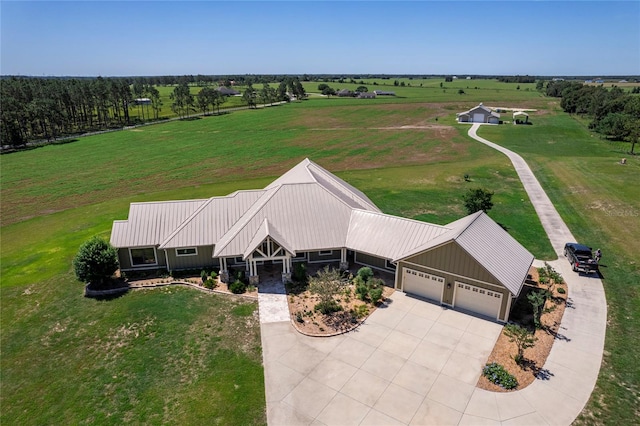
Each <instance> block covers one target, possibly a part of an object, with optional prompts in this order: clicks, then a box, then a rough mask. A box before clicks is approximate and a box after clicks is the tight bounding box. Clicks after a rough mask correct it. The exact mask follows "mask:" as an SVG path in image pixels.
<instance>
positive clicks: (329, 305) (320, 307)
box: [313, 300, 342, 315]
mask: <svg viewBox="0 0 640 426" xmlns="http://www.w3.org/2000/svg"><path fill="white" fill-rule="evenodd" d="M313 309H314V310H315V311H319V312H320V313H322V314H324V315H328V314H332V313H334V312H339V311H341V310H342V306H340V305H338V302H336V301H335V300H323V301H321V302H318V303H317V304H316V306H314V307H313Z"/></svg>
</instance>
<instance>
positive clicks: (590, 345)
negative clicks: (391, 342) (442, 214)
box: [467, 123, 607, 425]
mask: <svg viewBox="0 0 640 426" xmlns="http://www.w3.org/2000/svg"><path fill="white" fill-rule="evenodd" d="M479 127H480V124H477V123H476V124H473V125H472V126H471V129H469V136H471V137H472V138H473V139H475V140H477V141H478V142H481V143H483V144H485V145H487V146H490V147H491V148H493V149H496V150H498V151H500V152H502V153H503V154H505V155H506V156H507V157H509V159H510V160H511V162H512V163H513V166H514V168H515V170H516V172H517V173H518V176H519V177H520V180H521V181H522V184H523V186H524V189H525V191H527V194H528V195H529V199H530V200H531V203H532V204H533V207H534V208H535V210H536V213H537V214H538V216H539V217H540V222H542V226H543V228H544V230H545V232H546V233H547V236H548V237H549V240H550V241H551V245H552V246H553V248H554V250H555V251H556V253H557V254H558V256H559V259H558V260H555V261H553V262H549V263H550V264H551V265H552V266H553V267H554V268H555V269H556V270H558V271H559V272H561V273H562V276H563V277H564V278H565V280H566V282H567V285H568V288H569V297H568V299H567V308H566V309H565V311H564V316H563V317H562V323H561V325H560V329H559V330H558V338H557V339H556V341H555V342H554V344H553V348H552V349H551V353H550V354H549V357H548V358H547V362H546V363H545V365H544V370H543V371H545V372H546V373H548V374H547V375H546V376H545V377H544V378H541V379H539V380H536V381H535V382H533V383H532V384H531V385H530V386H528V387H526V388H525V389H523V390H521V391H517V392H513V393H508V394H493V393H491V392H487V391H483V390H481V389H476V390H475V392H474V396H477V397H478V398H480V399H485V398H486V399H488V400H492V399H493V398H492V397H491V396H492V395H493V396H494V397H495V398H496V401H497V402H498V408H499V409H500V404H501V403H502V402H506V401H508V400H509V399H510V400H512V401H511V403H513V404H514V405H515V403H516V401H518V400H521V401H522V403H523V405H522V407H527V409H530V410H531V412H530V413H528V414H525V415H523V416H519V417H517V418H514V419H513V420H514V422H513V423H519V424H550V425H551V424H567V425H568V424H571V423H572V422H573V420H574V419H575V418H576V417H577V416H578V414H580V412H581V411H582V409H583V408H584V406H585V404H586V403H587V401H588V400H589V397H590V396H591V392H592V391H593V388H594V386H595V384H596V380H597V379H598V373H599V371H600V364H601V363H602V352H603V350H604V340H605V332H606V322H607V302H606V298H605V293H604V288H603V286H602V281H601V280H600V279H599V278H594V277H588V276H584V275H582V274H577V273H575V272H573V271H572V270H571V267H570V266H569V263H568V262H567V261H566V260H565V259H564V255H563V248H564V244H565V243H566V242H569V241H576V239H575V238H574V237H573V235H572V234H571V231H569V228H568V227H567V225H566V224H565V223H564V221H563V220H562V218H561V217H560V215H559V214H558V212H557V210H556V208H555V207H554V206H553V204H552V203H551V200H550V199H549V197H548V196H547V194H546V193H545V192H544V190H543V189H542V186H541V185H540V183H539V182H538V179H536V177H535V176H534V174H533V172H532V171H531V169H530V168H529V166H528V165H527V163H526V162H525V161H524V159H523V158H522V157H521V156H520V155H518V154H516V153H514V152H512V151H510V150H508V149H506V148H504V147H501V146H500V145H497V144H495V143H493V142H490V141H488V140H486V139H484V138H481V137H480V136H478V135H477V134H476V132H477V130H478V128H479ZM467 412H468V410H467ZM491 419H492V420H496V421H498V420H502V421H504V420H505V419H498V418H496V416H493V417H491ZM507 423H509V424H511V423H512V422H511V421H509V422H507Z"/></svg>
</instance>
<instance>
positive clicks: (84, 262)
mask: <svg viewBox="0 0 640 426" xmlns="http://www.w3.org/2000/svg"><path fill="white" fill-rule="evenodd" d="M73 269H74V271H75V273H76V277H77V278H78V280H79V281H82V282H84V283H87V284H94V285H96V286H98V287H100V286H102V285H104V283H105V282H106V281H107V280H108V279H109V278H111V276H112V275H113V273H114V272H115V271H116V270H117V269H118V254H117V252H116V249H115V248H114V247H113V246H112V245H111V244H109V242H107V241H105V240H103V239H102V238H100V237H98V236H95V237H93V238H91V239H90V240H88V241H86V242H85V243H84V244H82V245H81V246H80V249H79V250H78V253H77V254H76V257H75V258H74V259H73Z"/></svg>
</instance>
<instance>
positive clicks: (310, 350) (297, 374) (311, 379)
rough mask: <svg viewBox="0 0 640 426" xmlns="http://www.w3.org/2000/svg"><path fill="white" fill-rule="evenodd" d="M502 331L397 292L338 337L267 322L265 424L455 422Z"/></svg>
mask: <svg viewBox="0 0 640 426" xmlns="http://www.w3.org/2000/svg"><path fill="white" fill-rule="evenodd" d="M501 329H502V326H501V325H499V324H496V323H494V322H491V321H487V320H484V319H480V318H476V317H473V316H470V315H466V314H464V313H461V312H456V311H453V310H451V309H446V308H443V307H441V306H437V305H434V304H431V303H429V302H425V301H422V300H419V299H415V298H412V297H409V296H406V295H405V294H404V293H401V292H396V293H394V294H393V295H392V297H391V298H390V300H389V302H388V303H387V304H386V305H385V306H384V307H382V308H379V309H377V310H376V311H375V312H374V313H373V314H372V315H371V316H370V317H369V318H368V319H367V320H366V321H365V323H364V324H362V325H361V326H360V327H359V328H358V329H356V330H355V331H352V332H349V333H346V334H343V335H340V336H334V337H327V338H317V337H316V338H312V337H307V336H303V335H301V334H299V333H297V332H296V331H295V330H294V329H293V326H292V325H291V324H290V323H289V322H270V323H263V324H262V345H263V351H264V353H263V356H264V361H265V386H266V398H267V410H268V412H267V418H268V422H269V424H270V425H298V424H300V425H310V424H314V425H323V424H324V425H351V424H354V425H394V424H458V423H460V422H461V421H462V420H463V415H464V412H465V409H466V408H467V406H468V405H469V402H470V400H471V397H472V394H473V393H474V390H475V384H476V382H477V380H478V377H479V375H480V372H481V370H482V366H483V365H484V363H485V362H486V359H487V357H488V356H489V354H490V353H491V350H492V349H493V346H494V345H495V342H496V339H497V338H498V336H499V334H500V331H501Z"/></svg>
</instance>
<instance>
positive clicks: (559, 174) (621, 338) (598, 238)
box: [479, 114, 640, 424]
mask: <svg viewBox="0 0 640 426" xmlns="http://www.w3.org/2000/svg"><path fill="white" fill-rule="evenodd" d="M533 121H534V125H533V126H512V125H506V126H500V127H482V128H481V129H480V131H479V134H480V135H481V136H482V137H485V138H487V139H489V140H491V141H494V142H497V143H499V144H501V145H503V146H505V147H507V148H509V149H512V150H514V151H516V152H518V153H520V154H522V156H523V157H524V158H525V159H526V160H527V162H528V163H529V164H530V165H531V167H532V169H533V170H534V172H535V174H536V176H537V177H538V179H539V180H540V183H541V184H542V186H543V187H544V188H545V190H546V191H547V194H548V195H549V197H550V198H551V200H552V201H553V203H554V204H555V206H556V208H557V209H558V212H559V213H560V215H561V216H562V218H563V219H564V221H565V222H566V223H567V225H568V226H569V228H570V229H571V232H572V233H573V235H574V236H575V237H576V238H577V239H578V241H579V242H581V243H585V244H588V245H590V246H592V247H594V249H595V248H596V247H599V248H601V249H602V251H603V253H604V256H603V259H602V266H601V271H602V274H603V276H604V280H603V283H604V288H605V292H606V297H607V305H608V318H609V320H608V324H607V335H606V342H605V356H604V362H603V365H602V369H601V370H600V376H599V378H598V382H597V385H596V390H595V391H594V393H593V394H592V397H591V400H590V401H589V404H588V405H587V408H586V410H585V411H583V413H582V415H581V416H580V417H579V418H578V421H577V422H576V423H577V424H603V423H604V424H632V423H634V422H636V421H637V419H638V417H637V416H638V411H637V409H638V407H639V406H640V351H639V350H638V345H637V344H636V342H637V336H638V335H640V269H639V268H638V253H640V226H639V225H640V159H638V158H635V157H631V156H628V155H626V154H625V153H624V151H622V150H621V145H620V144H617V143H608V142H605V141H602V140H600V139H599V138H598V137H597V136H594V135H592V134H590V133H589V132H588V131H587V130H586V129H585V127H584V125H583V124H581V123H580V122H578V121H576V120H574V119H573V118H571V117H569V116H567V115H565V114H557V115H541V116H538V117H535V118H534V120H533ZM622 157H628V161H627V165H625V166H622V165H620V164H618V162H619V161H620V159H621V158H622Z"/></svg>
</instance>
